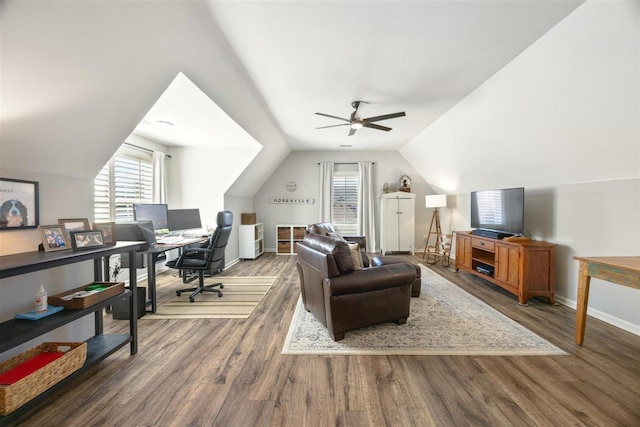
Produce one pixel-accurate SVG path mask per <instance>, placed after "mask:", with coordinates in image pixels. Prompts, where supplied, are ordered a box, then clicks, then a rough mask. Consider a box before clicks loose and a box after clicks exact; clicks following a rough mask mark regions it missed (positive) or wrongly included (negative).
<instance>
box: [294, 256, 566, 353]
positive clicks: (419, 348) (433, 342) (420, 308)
mask: <svg viewBox="0 0 640 427" xmlns="http://www.w3.org/2000/svg"><path fill="white" fill-rule="evenodd" d="M421 268H422V290H421V293H420V298H411V312H410V315H409V318H408V320H407V323H406V324H404V325H398V324H396V323H386V324H382V325H376V326H370V327H367V328H363V329H359V330H356V331H351V332H347V333H346V334H345V337H344V339H343V340H340V341H338V342H334V341H333V340H332V339H331V338H330V337H329V334H328V333H327V330H326V328H325V327H324V326H323V325H322V323H320V322H319V321H318V320H316V319H315V317H313V315H312V314H311V313H309V312H307V311H306V310H305V309H304V307H303V306H302V300H298V305H297V307H296V311H295V314H294V315H293V319H292V321H291V326H290V327H289V333H288V334H287V338H286V341H285V344H284V348H283V349H282V353H283V354H396V355H397V354H407V355H409V354H411V355H501V356H504V355H565V354H567V353H565V352H564V351H562V350H561V349H559V348H558V347H556V346H554V345H552V344H551V343H549V342H548V341H546V340H544V339H542V338H540V337H539V336H538V335H536V334H534V333H533V332H531V331H529V330H528V329H526V328H525V327H523V326H521V325H519V324H518V323H516V322H514V321H513V320H511V319H509V318H508V317H506V316H504V315H503V314H501V313H500V312H498V311H497V310H495V309H493V308H492V307H490V306H488V305H487V304H485V303H483V302H482V301H480V300H479V299H477V298H475V297H473V296H472V295H470V294H468V293H467V292H465V291H463V290H462V289H460V288H459V287H457V286H456V285H454V284H453V283H451V282H449V281H448V280H447V279H445V278H444V277H442V276H440V275H438V274H436V273H434V272H433V271H432V270H430V269H428V268H426V267H425V266H421ZM514 304H517V303H516V302H514Z"/></svg>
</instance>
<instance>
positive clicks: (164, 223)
mask: <svg viewBox="0 0 640 427" xmlns="http://www.w3.org/2000/svg"><path fill="white" fill-rule="evenodd" d="M133 219H135V220H136V221H151V222H153V229H154V230H155V232H156V233H157V232H159V231H161V230H167V229H168V228H169V225H168V209H167V205H166V204H165V203H134V204H133Z"/></svg>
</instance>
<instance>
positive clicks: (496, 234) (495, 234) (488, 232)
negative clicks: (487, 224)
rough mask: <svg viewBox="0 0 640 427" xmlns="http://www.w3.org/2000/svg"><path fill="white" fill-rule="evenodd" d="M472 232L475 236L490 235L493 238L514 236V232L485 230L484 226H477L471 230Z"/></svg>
mask: <svg viewBox="0 0 640 427" xmlns="http://www.w3.org/2000/svg"><path fill="white" fill-rule="evenodd" d="M471 234H473V235H474V236H482V237H489V238H491V239H504V238H505V237H512V236H514V234H513V233H503V232H500V231H493V230H484V229H482V228H476V229H475V230H473V231H472V232H471Z"/></svg>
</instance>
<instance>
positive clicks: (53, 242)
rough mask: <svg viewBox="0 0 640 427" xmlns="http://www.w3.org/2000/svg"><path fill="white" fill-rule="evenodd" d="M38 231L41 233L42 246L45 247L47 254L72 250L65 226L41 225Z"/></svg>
mask: <svg viewBox="0 0 640 427" xmlns="http://www.w3.org/2000/svg"><path fill="white" fill-rule="evenodd" d="M38 231H39V232H40V238H41V239H42V246H44V251H45V252H51V251H62V250H64V249H71V247H70V246H69V241H68V240H67V237H66V235H65V232H64V227H63V226H61V225H59V224H56V225H41V226H39V227H38Z"/></svg>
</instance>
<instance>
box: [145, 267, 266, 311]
mask: <svg viewBox="0 0 640 427" xmlns="http://www.w3.org/2000/svg"><path fill="white" fill-rule="evenodd" d="M275 280H276V278H275V277H271V276H251V277H240V276H218V277H216V278H215V282H213V280H212V283H218V282H221V283H222V284H224V288H223V289H222V293H223V296H222V297H218V294H214V293H209V292H206V293H201V294H198V295H197V296H196V297H195V301H194V302H190V301H189V295H190V294H191V292H184V293H182V294H181V295H180V296H179V297H178V296H176V297H174V298H173V299H171V300H170V301H169V302H167V303H165V304H162V305H160V306H159V307H158V309H157V310H156V312H155V313H154V314H147V315H145V316H143V317H142V318H141V319H140V320H143V319H218V318H225V319H227V318H233V319H246V318H248V317H249V316H250V315H251V313H252V312H253V309H254V308H256V306H257V305H258V303H259V302H260V301H261V300H262V298H263V297H264V296H265V294H266V293H267V291H268V290H269V288H271V285H273V283H274V282H275Z"/></svg>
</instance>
